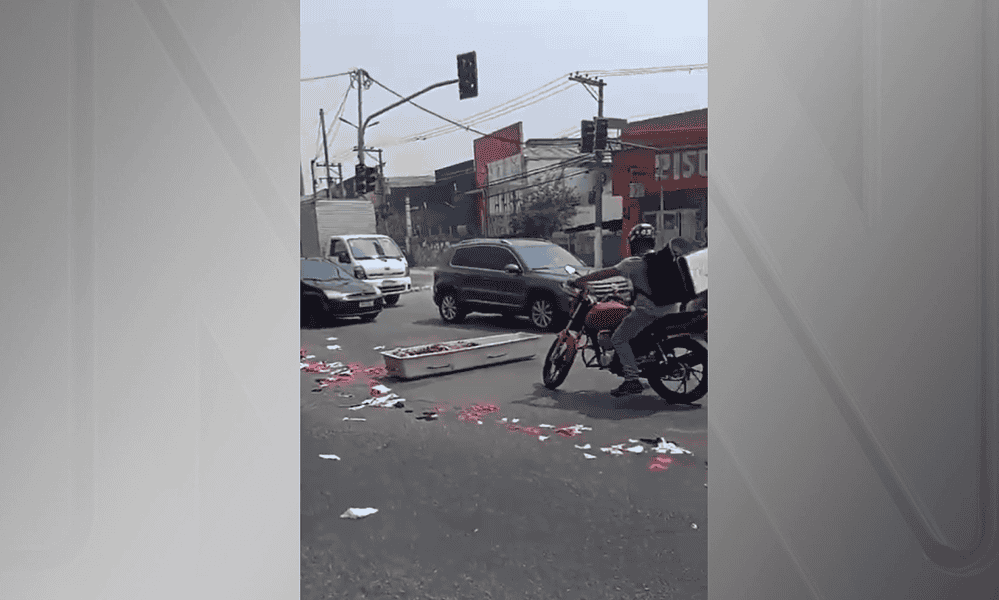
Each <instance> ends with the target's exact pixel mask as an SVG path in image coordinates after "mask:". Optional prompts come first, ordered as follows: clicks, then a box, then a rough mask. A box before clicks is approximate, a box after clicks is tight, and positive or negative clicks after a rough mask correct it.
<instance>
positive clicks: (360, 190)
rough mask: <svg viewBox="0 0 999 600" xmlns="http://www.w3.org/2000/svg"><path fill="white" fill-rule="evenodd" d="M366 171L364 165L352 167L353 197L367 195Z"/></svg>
mask: <svg viewBox="0 0 999 600" xmlns="http://www.w3.org/2000/svg"><path fill="white" fill-rule="evenodd" d="M365 175H367V169H366V168H365V166H364V165H354V195H355V196H363V195H364V194H366V193H368V188H367V183H368V180H367V177H365Z"/></svg>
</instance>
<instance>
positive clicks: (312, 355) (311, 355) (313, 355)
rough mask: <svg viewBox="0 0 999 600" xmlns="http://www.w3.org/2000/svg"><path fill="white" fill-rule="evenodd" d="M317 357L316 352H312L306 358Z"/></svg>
mask: <svg viewBox="0 0 999 600" xmlns="http://www.w3.org/2000/svg"><path fill="white" fill-rule="evenodd" d="M315 357H316V355H315V354H310V355H308V356H306V357H305V358H315Z"/></svg>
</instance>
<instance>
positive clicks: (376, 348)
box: [372, 346, 385, 350]
mask: <svg viewBox="0 0 999 600" xmlns="http://www.w3.org/2000/svg"><path fill="white" fill-rule="evenodd" d="M384 349H385V346H375V347H374V348H372V350H384Z"/></svg>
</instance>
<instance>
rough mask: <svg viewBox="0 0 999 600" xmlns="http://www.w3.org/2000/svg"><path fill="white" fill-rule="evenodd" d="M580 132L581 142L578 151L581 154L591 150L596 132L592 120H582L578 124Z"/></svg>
mask: <svg viewBox="0 0 999 600" xmlns="http://www.w3.org/2000/svg"><path fill="white" fill-rule="evenodd" d="M580 132H581V135H582V138H583V143H582V144H580V147H579V151H580V152H582V153H583V154H589V153H590V152H593V141H594V139H593V138H594V134H595V133H596V131H595V129H594V125H593V121H582V123H581V125H580Z"/></svg>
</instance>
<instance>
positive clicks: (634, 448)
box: [627, 446, 645, 454]
mask: <svg viewBox="0 0 999 600" xmlns="http://www.w3.org/2000/svg"><path fill="white" fill-rule="evenodd" d="M627 450H628V452H634V453H635V454H641V453H642V452H643V451H644V450H645V446H632V447H631V448H628V449H627Z"/></svg>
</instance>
